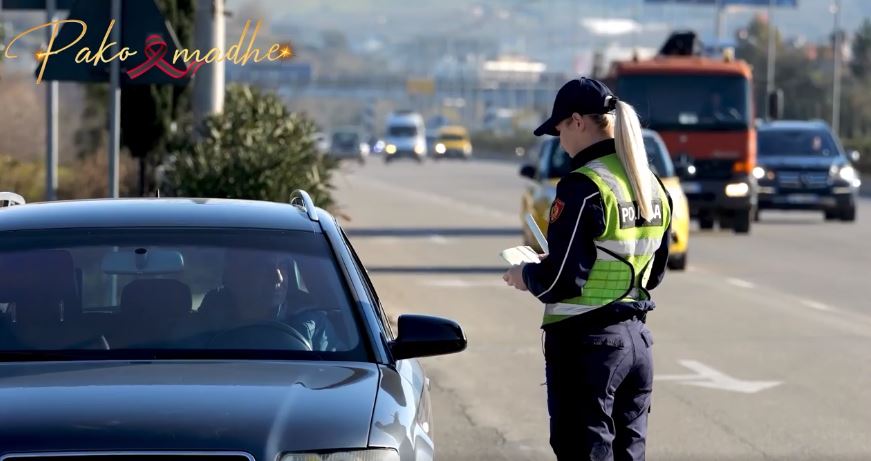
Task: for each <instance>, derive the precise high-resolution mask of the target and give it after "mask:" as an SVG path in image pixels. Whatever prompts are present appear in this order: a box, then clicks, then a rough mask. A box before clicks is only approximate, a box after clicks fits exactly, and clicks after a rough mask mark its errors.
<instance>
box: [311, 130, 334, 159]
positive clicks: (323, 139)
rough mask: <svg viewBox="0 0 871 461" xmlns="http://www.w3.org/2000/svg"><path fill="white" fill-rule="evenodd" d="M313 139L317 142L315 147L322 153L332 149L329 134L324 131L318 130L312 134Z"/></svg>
mask: <svg viewBox="0 0 871 461" xmlns="http://www.w3.org/2000/svg"><path fill="white" fill-rule="evenodd" d="M312 140H313V141H314V143H315V149H317V150H318V152H320V153H322V154H326V153H327V151H329V150H330V141H329V140H328V139H327V135H325V134H324V133H323V132H320V131H316V132H315V133H313V134H312Z"/></svg>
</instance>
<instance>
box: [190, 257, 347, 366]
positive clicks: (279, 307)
mask: <svg viewBox="0 0 871 461" xmlns="http://www.w3.org/2000/svg"><path fill="white" fill-rule="evenodd" d="M288 267H289V265H288V264H287V262H286V261H281V260H280V258H279V255H278V254H276V253H272V252H269V251H260V250H230V251H228V252H227V254H226V255H225V258H224V272H223V284H222V286H220V287H219V288H217V289H214V290H212V291H210V292H208V293H207V294H206V296H205V297H204V298H203V301H202V303H201V304H200V308H199V309H198V313H199V315H202V316H203V318H205V319H206V322H207V323H208V324H209V326H210V329H211V330H212V331H221V330H226V329H231V328H236V327H240V326H244V325H249V324H255V323H263V322H269V321H276V322H281V323H284V324H286V325H289V326H291V327H292V328H294V329H295V330H297V331H298V332H299V333H301V334H302V335H303V336H304V337H305V339H306V340H307V341H308V343H309V344H311V346H312V350H314V351H334V350H336V344H335V336H336V335H335V330H334V329H333V328H332V326H331V324H330V319H329V317H328V316H327V314H326V312H324V311H323V310H319V309H317V304H316V303H315V302H314V301H313V299H312V298H311V296H310V295H309V294H308V293H305V292H303V291H301V290H299V288H298V287H296V286H295V285H296V283H295V282H294V281H293V280H292V279H291V278H290V277H291V272H290V271H289V270H288Z"/></svg>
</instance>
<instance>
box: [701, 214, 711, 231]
mask: <svg viewBox="0 0 871 461" xmlns="http://www.w3.org/2000/svg"><path fill="white" fill-rule="evenodd" d="M699 227H701V228H702V229H705V230H709V229H713V228H714V217H713V216H699Z"/></svg>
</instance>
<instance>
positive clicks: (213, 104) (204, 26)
mask: <svg viewBox="0 0 871 461" xmlns="http://www.w3.org/2000/svg"><path fill="white" fill-rule="evenodd" d="M194 28H195V39H194V42H195V48H196V49H199V50H203V51H207V50H211V49H212V48H218V49H220V50H223V49H225V47H224V41H225V33H224V0H197V10H196V19H195V25H194ZM193 92H194V95H193V112H194V124H195V126H196V127H197V128H199V126H200V125H201V124H202V122H203V120H205V119H206V118H207V117H208V116H210V115H214V114H219V113H221V112H222V111H223V110H224V63H223V62H219V61H215V62H214V63H212V64H209V65H208V66H202V67H201V68H200V69H199V70H198V71H197V73H196V75H195V76H194V90H193ZM194 132H195V133H196V132H197V131H196V130H195V131H194Z"/></svg>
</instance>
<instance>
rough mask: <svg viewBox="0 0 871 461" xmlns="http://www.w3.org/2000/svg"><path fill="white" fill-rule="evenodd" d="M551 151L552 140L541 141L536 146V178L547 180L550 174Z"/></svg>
mask: <svg viewBox="0 0 871 461" xmlns="http://www.w3.org/2000/svg"><path fill="white" fill-rule="evenodd" d="M551 149H553V140H552V139H548V140H546V141H543V142H542V143H541V144H539V146H538V168H537V170H538V176H539V177H540V178H547V177H548V175H549V174H550V173H549V172H550V154H551Z"/></svg>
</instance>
